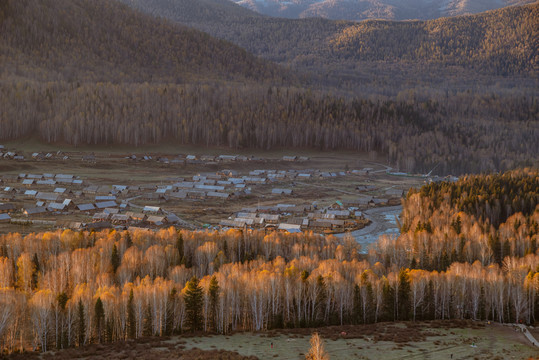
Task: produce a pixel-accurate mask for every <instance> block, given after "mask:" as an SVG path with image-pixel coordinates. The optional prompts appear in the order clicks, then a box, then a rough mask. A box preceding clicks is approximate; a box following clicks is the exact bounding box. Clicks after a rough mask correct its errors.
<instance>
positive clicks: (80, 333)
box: [77, 299, 86, 346]
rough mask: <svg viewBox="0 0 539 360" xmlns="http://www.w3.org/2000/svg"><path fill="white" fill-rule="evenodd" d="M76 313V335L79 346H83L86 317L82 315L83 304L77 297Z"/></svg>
mask: <svg viewBox="0 0 539 360" xmlns="http://www.w3.org/2000/svg"><path fill="white" fill-rule="evenodd" d="M77 314H78V317H77V323H78V327H77V335H78V339H79V346H83V345H84V343H85V341H86V319H85V316H84V304H83V303H82V299H79V306H78V308H77Z"/></svg>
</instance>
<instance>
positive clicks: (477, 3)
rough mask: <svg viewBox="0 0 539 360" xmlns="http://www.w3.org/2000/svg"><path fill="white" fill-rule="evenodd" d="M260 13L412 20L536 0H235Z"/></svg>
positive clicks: (291, 15) (356, 18) (329, 17)
mask: <svg viewBox="0 0 539 360" xmlns="http://www.w3.org/2000/svg"><path fill="white" fill-rule="evenodd" d="M232 1H234V2H235V3H237V4H239V5H241V6H244V7H246V8H248V9H251V10H253V11H257V12H259V13H261V14H265V15H270V16H277V17H284V18H306V17H323V18H327V19H334V20H354V21H359V20H366V19H384V20H411V19H421V20H428V19H437V18H440V17H446V16H456V15H465V14H475V13H479V12H484V11H488V10H494V9H499V8H502V7H505V6H510V5H525V4H531V3H533V2H535V1H536V0H293V1H289V0H232Z"/></svg>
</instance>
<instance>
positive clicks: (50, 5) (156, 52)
mask: <svg viewBox="0 0 539 360" xmlns="http://www.w3.org/2000/svg"><path fill="white" fill-rule="evenodd" d="M231 6H234V4H231ZM0 32H1V34H2V36H1V37H0V58H1V61H2V65H3V66H2V72H3V75H4V76H3V78H5V77H6V76H16V77H28V78H31V79H34V80H51V79H54V80H59V79H62V80H68V81H74V80H77V81H81V80H82V81H137V82H141V81H166V82H174V83H176V82H180V83H185V82H193V81H201V80H245V79H250V80H252V81H260V80H269V79H274V78H276V77H280V76H281V75H280V71H281V70H280V69H278V67H276V66H275V65H273V64H270V63H268V62H267V61H264V60H261V59H258V58H256V57H255V56H253V55H251V54H249V53H248V52H247V51H245V50H244V49H242V48H240V47H238V46H236V45H233V44H231V43H228V42H226V41H223V40H220V39H215V38H212V37H211V36H209V35H208V34H206V33H203V32H201V31H198V30H194V29H191V28H188V27H186V26H183V25H180V24H177V23H171V22H169V21H166V20H163V19H157V18H155V17H153V16H150V15H146V14H143V13H141V12H138V11H135V10H133V9H131V8H130V7H127V6H125V5H122V4H120V3H118V2H116V1H108V0H2V1H0Z"/></svg>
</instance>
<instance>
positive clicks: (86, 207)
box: [77, 204, 95, 211]
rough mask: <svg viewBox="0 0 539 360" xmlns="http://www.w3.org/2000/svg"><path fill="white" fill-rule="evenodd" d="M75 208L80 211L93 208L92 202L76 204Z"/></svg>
mask: <svg viewBox="0 0 539 360" xmlns="http://www.w3.org/2000/svg"><path fill="white" fill-rule="evenodd" d="M77 208H78V209H79V210H80V211H88V210H95V206H94V204H80V205H77Z"/></svg>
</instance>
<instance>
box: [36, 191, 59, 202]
mask: <svg viewBox="0 0 539 360" xmlns="http://www.w3.org/2000/svg"><path fill="white" fill-rule="evenodd" d="M59 197H60V195H59V194H56V193H49V192H38V193H37V195H36V199H39V200H47V201H56V200H58V198H59Z"/></svg>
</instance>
